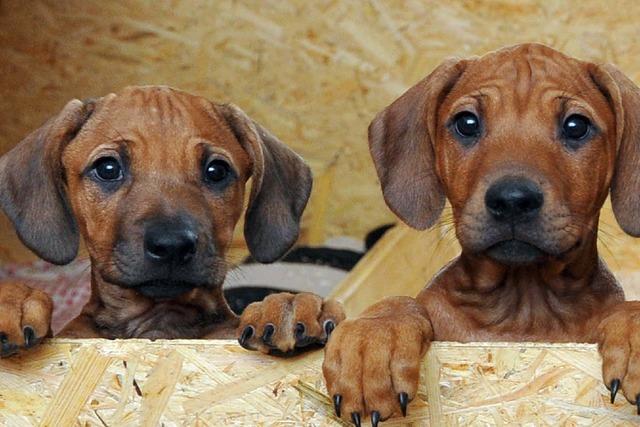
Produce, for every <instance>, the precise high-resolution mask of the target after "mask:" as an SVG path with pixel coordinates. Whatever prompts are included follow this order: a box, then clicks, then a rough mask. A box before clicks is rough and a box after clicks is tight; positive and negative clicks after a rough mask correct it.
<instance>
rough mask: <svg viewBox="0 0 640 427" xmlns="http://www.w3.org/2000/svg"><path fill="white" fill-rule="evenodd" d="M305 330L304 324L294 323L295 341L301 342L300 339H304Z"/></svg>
mask: <svg viewBox="0 0 640 427" xmlns="http://www.w3.org/2000/svg"><path fill="white" fill-rule="evenodd" d="M306 330H307V328H305V326H304V324H302V323H299V322H298V323H296V332H295V334H296V340H297V341H301V340H302V339H304V333H305V331H306Z"/></svg>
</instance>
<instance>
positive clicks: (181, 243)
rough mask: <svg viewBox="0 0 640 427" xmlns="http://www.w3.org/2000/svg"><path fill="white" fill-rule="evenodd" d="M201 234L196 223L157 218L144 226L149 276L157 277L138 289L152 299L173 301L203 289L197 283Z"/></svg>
mask: <svg viewBox="0 0 640 427" xmlns="http://www.w3.org/2000/svg"><path fill="white" fill-rule="evenodd" d="M198 240H199V236H198V231H197V226H196V224H195V223H194V222H193V221H187V220H184V219H181V218H160V219H153V220H150V221H148V222H147V223H146V224H144V234H143V245H144V246H143V247H144V258H145V261H146V262H145V264H146V268H145V270H146V271H147V274H148V275H149V276H151V277H154V278H153V279H151V280H145V281H143V282H141V283H138V284H137V285H136V286H134V288H135V289H136V290H137V291H138V292H140V293H141V294H143V295H145V296H147V297H151V298H173V297H176V296H179V295H181V294H183V293H185V292H188V291H190V290H191V289H193V288H195V287H197V286H200V285H201V284H200V283H197V282H195V281H194V276H196V272H197V271H198V270H200V269H201V268H200V267H201V266H199V265H198V263H199V262H201V261H202V260H199V259H198Z"/></svg>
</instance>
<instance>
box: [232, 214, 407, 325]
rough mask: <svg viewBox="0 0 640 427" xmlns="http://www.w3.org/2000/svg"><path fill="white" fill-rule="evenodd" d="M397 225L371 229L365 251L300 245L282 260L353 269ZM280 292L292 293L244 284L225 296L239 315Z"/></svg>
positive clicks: (269, 287) (250, 261)
mask: <svg viewBox="0 0 640 427" xmlns="http://www.w3.org/2000/svg"><path fill="white" fill-rule="evenodd" d="M394 226H395V224H385V225H382V226H380V227H378V228H375V229H373V230H372V231H370V232H369V233H368V234H367V236H366V237H365V252H360V251H353V250H350V249H335V248H328V247H324V246H320V247H311V246H299V247H297V248H294V249H292V250H291V251H290V252H289V253H288V254H287V255H285V256H284V258H282V259H281V260H280V262H289V263H294V264H312V265H323V266H327V267H332V268H337V269H339V270H344V271H351V270H352V269H353V267H355V265H356V264H357V263H358V262H359V261H360V260H361V259H362V257H363V256H364V255H365V253H367V252H369V250H371V248H373V247H374V246H375V244H376V243H377V242H378V240H380V239H381V238H382V236H384V235H385V233H386V232H387V231H389V230H390V229H391V228H393V227H394ZM254 263H255V261H254V260H253V259H252V258H251V257H247V258H246V259H245V260H244V261H243V262H242V264H254ZM278 292H291V293H296V291H286V290H282V289H276V288H273V287H271V286H267V285H265V286H242V287H234V288H231V289H225V291H224V296H225V298H226V299H227V302H228V303H229V306H230V307H231V310H233V312H234V313H236V314H238V315H239V314H240V313H242V312H243V311H244V309H245V308H246V307H247V306H248V305H249V304H251V303H252V302H255V301H262V300H263V299H264V298H265V297H266V296H268V295H271V294H275V293H278Z"/></svg>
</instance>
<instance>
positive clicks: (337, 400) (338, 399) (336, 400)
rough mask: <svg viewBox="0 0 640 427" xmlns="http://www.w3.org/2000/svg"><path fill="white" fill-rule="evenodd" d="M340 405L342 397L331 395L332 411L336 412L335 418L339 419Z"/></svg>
mask: <svg viewBox="0 0 640 427" xmlns="http://www.w3.org/2000/svg"><path fill="white" fill-rule="evenodd" d="M341 404H342V395H340V394H334V395H333V409H335V410H336V417H338V418H340V405H341Z"/></svg>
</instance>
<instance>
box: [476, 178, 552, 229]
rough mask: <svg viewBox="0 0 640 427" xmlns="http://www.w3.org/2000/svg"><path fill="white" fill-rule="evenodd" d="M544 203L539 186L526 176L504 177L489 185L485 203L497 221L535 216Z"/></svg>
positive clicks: (512, 220)
mask: <svg viewBox="0 0 640 427" xmlns="http://www.w3.org/2000/svg"><path fill="white" fill-rule="evenodd" d="M543 203H544V195H543V193H542V190H540V187H538V185H537V184H536V183H535V182H533V181H530V180H528V179H526V178H512V177H510V178H504V179H501V180H499V181H498V182H496V183H494V184H493V185H491V187H489V190H487V193H486V194H485V205H486V207H487V210H488V211H489V213H490V214H491V216H492V217H493V218H495V219H496V220H497V221H508V222H518V221H527V220H531V219H533V218H535V216H536V215H537V214H538V212H540V208H542V205H543Z"/></svg>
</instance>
